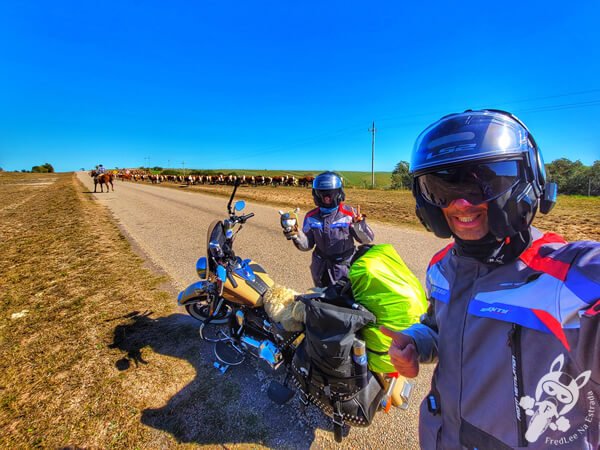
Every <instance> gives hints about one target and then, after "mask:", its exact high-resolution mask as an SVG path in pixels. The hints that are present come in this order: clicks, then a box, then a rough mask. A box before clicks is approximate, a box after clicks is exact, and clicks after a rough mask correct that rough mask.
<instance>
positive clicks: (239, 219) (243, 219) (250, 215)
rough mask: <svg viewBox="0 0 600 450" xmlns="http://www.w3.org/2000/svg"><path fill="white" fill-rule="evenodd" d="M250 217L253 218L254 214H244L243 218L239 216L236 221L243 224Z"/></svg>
mask: <svg viewBox="0 0 600 450" xmlns="http://www.w3.org/2000/svg"><path fill="white" fill-rule="evenodd" d="M251 217H254V213H250V214H244V215H243V216H240V217H239V218H238V221H239V222H241V223H244V222H246V220H248V219H250V218H251Z"/></svg>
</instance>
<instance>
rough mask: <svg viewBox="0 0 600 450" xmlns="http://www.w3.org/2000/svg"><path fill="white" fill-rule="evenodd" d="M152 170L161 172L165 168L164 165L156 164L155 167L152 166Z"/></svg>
mask: <svg viewBox="0 0 600 450" xmlns="http://www.w3.org/2000/svg"><path fill="white" fill-rule="evenodd" d="M152 170H154V171H155V172H160V171H161V170H163V168H162V167H160V166H154V167H153V168H152Z"/></svg>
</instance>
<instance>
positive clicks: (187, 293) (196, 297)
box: [177, 280, 213, 306]
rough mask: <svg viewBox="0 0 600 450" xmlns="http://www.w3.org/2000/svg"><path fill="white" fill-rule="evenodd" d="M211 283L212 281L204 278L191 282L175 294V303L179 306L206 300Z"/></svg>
mask: <svg viewBox="0 0 600 450" xmlns="http://www.w3.org/2000/svg"><path fill="white" fill-rule="evenodd" d="M212 285H213V283H211V282H210V281H206V280H203V281H197V282H195V283H193V284H190V285H189V286H188V287H187V288H185V290H183V291H181V292H180V293H179V295H178V296H177V304H178V305H180V306H185V305H189V304H192V303H198V302H201V301H204V300H206V299H207V298H208V294H209V292H210V290H211V289H212V287H213V286H212Z"/></svg>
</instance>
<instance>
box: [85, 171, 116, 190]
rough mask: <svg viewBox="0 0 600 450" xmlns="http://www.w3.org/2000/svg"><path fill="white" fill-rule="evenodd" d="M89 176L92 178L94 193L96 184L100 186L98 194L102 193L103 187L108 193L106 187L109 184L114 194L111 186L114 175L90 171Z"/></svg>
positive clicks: (113, 188)
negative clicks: (104, 186)
mask: <svg viewBox="0 0 600 450" xmlns="http://www.w3.org/2000/svg"><path fill="white" fill-rule="evenodd" d="M90 176H91V177H93V178H94V193H95V192H96V187H97V186H98V184H100V192H104V188H103V185H106V192H109V191H110V189H109V187H108V184H109V183H110V187H111V188H112V190H113V192H115V187H114V186H113V177H114V175H113V174H112V173H107V172H105V173H98V172H96V171H95V170H92V171H91V172H90Z"/></svg>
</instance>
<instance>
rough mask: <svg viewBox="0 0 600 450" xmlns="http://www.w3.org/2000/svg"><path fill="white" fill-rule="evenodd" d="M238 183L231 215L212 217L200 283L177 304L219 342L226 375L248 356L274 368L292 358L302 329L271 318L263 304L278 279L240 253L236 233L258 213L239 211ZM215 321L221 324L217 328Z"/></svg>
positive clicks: (203, 335) (209, 338) (207, 336)
mask: <svg viewBox="0 0 600 450" xmlns="http://www.w3.org/2000/svg"><path fill="white" fill-rule="evenodd" d="M238 186H239V185H237V184H236V185H235V186H234V189H233V192H232V194H231V197H230V198H229V202H228V203H227V212H228V217H227V218H226V219H224V220H215V221H213V222H212V223H211V224H210V226H209V228H208V233H207V240H206V251H207V255H206V256H202V257H200V258H199V259H198V261H197V262H196V272H197V274H198V277H199V278H200V281H197V282H195V283H193V284H191V285H190V286H188V287H187V288H186V289H185V290H184V291H182V292H180V293H179V296H178V299H177V302H178V304H179V305H181V306H184V307H185V309H186V310H187V312H188V314H189V315H190V316H192V317H194V318H195V319H198V320H200V321H201V324H200V337H201V338H202V339H203V340H205V341H208V342H212V343H214V344H215V345H214V354H215V357H216V358H217V362H216V363H215V367H216V368H217V369H219V370H220V371H221V372H222V373H224V372H225V371H226V370H227V369H228V368H229V367H230V366H235V365H238V364H241V363H242V362H243V361H244V360H245V356H246V355H248V354H249V355H252V356H254V357H256V358H258V359H259V360H261V361H264V362H266V363H267V365H268V367H270V368H271V369H273V370H277V369H279V368H280V367H281V366H282V364H284V363H285V362H288V363H289V361H290V360H291V357H292V356H293V352H294V349H295V345H297V342H296V341H297V340H298V338H301V336H302V333H301V332H287V331H286V330H285V329H284V328H283V327H282V326H281V325H280V324H278V323H275V322H272V321H271V320H270V319H269V317H268V315H267V314H266V312H265V310H264V308H263V295H264V294H265V293H266V292H267V290H268V289H269V288H270V287H272V286H273V284H274V282H273V280H272V279H271V277H270V276H269V274H268V273H267V272H266V270H265V269H263V268H262V267H261V266H260V264H258V263H256V262H255V261H252V260H250V259H242V258H240V257H239V256H237V255H236V254H235V251H234V241H235V237H236V236H237V233H239V232H240V230H241V229H242V227H243V225H244V224H245V223H246V222H247V221H248V220H249V219H251V218H252V217H254V213H249V214H241V215H240V214H238V213H239V212H241V211H242V210H243V209H244V208H245V206H246V204H245V202H244V201H243V200H239V201H237V202H235V204H233V207H232V203H233V200H234V198H235V194H236V191H237V188H238ZM215 325H222V326H221V327H217V328H216V329H215V327H214V326H215Z"/></svg>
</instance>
